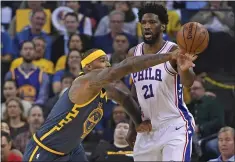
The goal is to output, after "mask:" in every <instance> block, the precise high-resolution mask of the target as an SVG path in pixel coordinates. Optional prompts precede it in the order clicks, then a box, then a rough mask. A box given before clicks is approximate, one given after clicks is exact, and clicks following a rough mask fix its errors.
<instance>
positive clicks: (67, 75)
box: [43, 72, 75, 119]
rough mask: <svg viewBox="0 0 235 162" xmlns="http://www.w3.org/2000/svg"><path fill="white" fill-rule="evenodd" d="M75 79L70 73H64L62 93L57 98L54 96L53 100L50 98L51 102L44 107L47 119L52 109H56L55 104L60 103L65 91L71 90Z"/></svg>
mask: <svg viewBox="0 0 235 162" xmlns="http://www.w3.org/2000/svg"><path fill="white" fill-rule="evenodd" d="M74 79H75V77H74V76H73V74H71V73H70V72H65V73H64V75H63V76H62V78H61V92H60V93H56V95H55V96H53V97H52V98H49V100H48V101H47V102H46V103H45V105H44V110H43V113H44V118H45V119H46V118H47V116H48V115H49V113H50V112H51V109H52V108H53V107H54V105H55V103H56V102H57V101H58V99H59V98H60V96H61V95H62V94H63V93H64V91H65V90H66V89H67V88H69V87H70V86H71V85H72V82H73V80H74Z"/></svg>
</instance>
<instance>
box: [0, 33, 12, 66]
mask: <svg viewBox="0 0 235 162" xmlns="http://www.w3.org/2000/svg"><path fill="white" fill-rule="evenodd" d="M1 39H2V43H1V61H3V62H10V61H11V60H12V53H13V52H12V40H11V38H10V36H9V34H8V33H7V32H3V31H1Z"/></svg>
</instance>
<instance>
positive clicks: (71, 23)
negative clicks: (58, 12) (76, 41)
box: [51, 12, 81, 63]
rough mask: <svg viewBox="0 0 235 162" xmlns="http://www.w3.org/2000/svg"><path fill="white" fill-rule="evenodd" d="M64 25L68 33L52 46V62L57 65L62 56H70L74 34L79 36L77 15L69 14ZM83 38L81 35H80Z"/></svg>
mask: <svg viewBox="0 0 235 162" xmlns="http://www.w3.org/2000/svg"><path fill="white" fill-rule="evenodd" d="M64 25H65V28H66V31H67V32H66V33H64V35H60V36H59V37H58V38H56V40H55V41H54V43H53V45H52V55H53V58H52V59H51V61H52V62H53V63H56V61H57V60H58V59H59V57H60V56H63V55H68V53H69V46H68V43H69V38H70V36H71V35H73V34H78V33H79V31H78V25H79V23H78V17H77V14H76V13H74V12H72V13H71V12H68V13H67V14H66V15H65V17H64ZM80 38H81V35H80Z"/></svg>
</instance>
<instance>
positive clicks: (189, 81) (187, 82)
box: [170, 46, 196, 88]
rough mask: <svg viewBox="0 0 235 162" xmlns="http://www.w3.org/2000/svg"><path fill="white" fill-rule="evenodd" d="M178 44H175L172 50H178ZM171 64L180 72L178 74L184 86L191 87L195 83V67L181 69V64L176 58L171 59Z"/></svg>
mask: <svg viewBox="0 0 235 162" xmlns="http://www.w3.org/2000/svg"><path fill="white" fill-rule="evenodd" d="M177 49H178V46H174V47H173V48H172V49H171V51H174V50H177ZM170 64H171V65H172V67H173V68H174V69H175V70H176V71H177V72H178V74H179V75H180V81H181V83H182V84H183V86H185V87H187V88H190V87H191V86H192V85H193V82H194V80H195V77H196V76H195V73H194V71H193V68H189V69H188V70H186V71H182V70H181V69H180V66H179V65H177V61H176V60H170Z"/></svg>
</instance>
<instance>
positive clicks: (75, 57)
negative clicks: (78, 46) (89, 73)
mask: <svg viewBox="0 0 235 162" xmlns="http://www.w3.org/2000/svg"><path fill="white" fill-rule="evenodd" d="M81 71H82V69H81V54H80V52H79V51H77V50H71V51H70V52H69V55H68V57H67V60H66V67H65V69H64V70H60V71H57V72H56V73H55V75H54V76H53V92H54V93H55V94H56V93H59V92H60V91H61V90H62V89H61V79H62V76H63V75H64V73H66V72H70V73H71V74H72V75H73V76H74V77H77V76H78V75H79V73H80V72H81Z"/></svg>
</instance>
